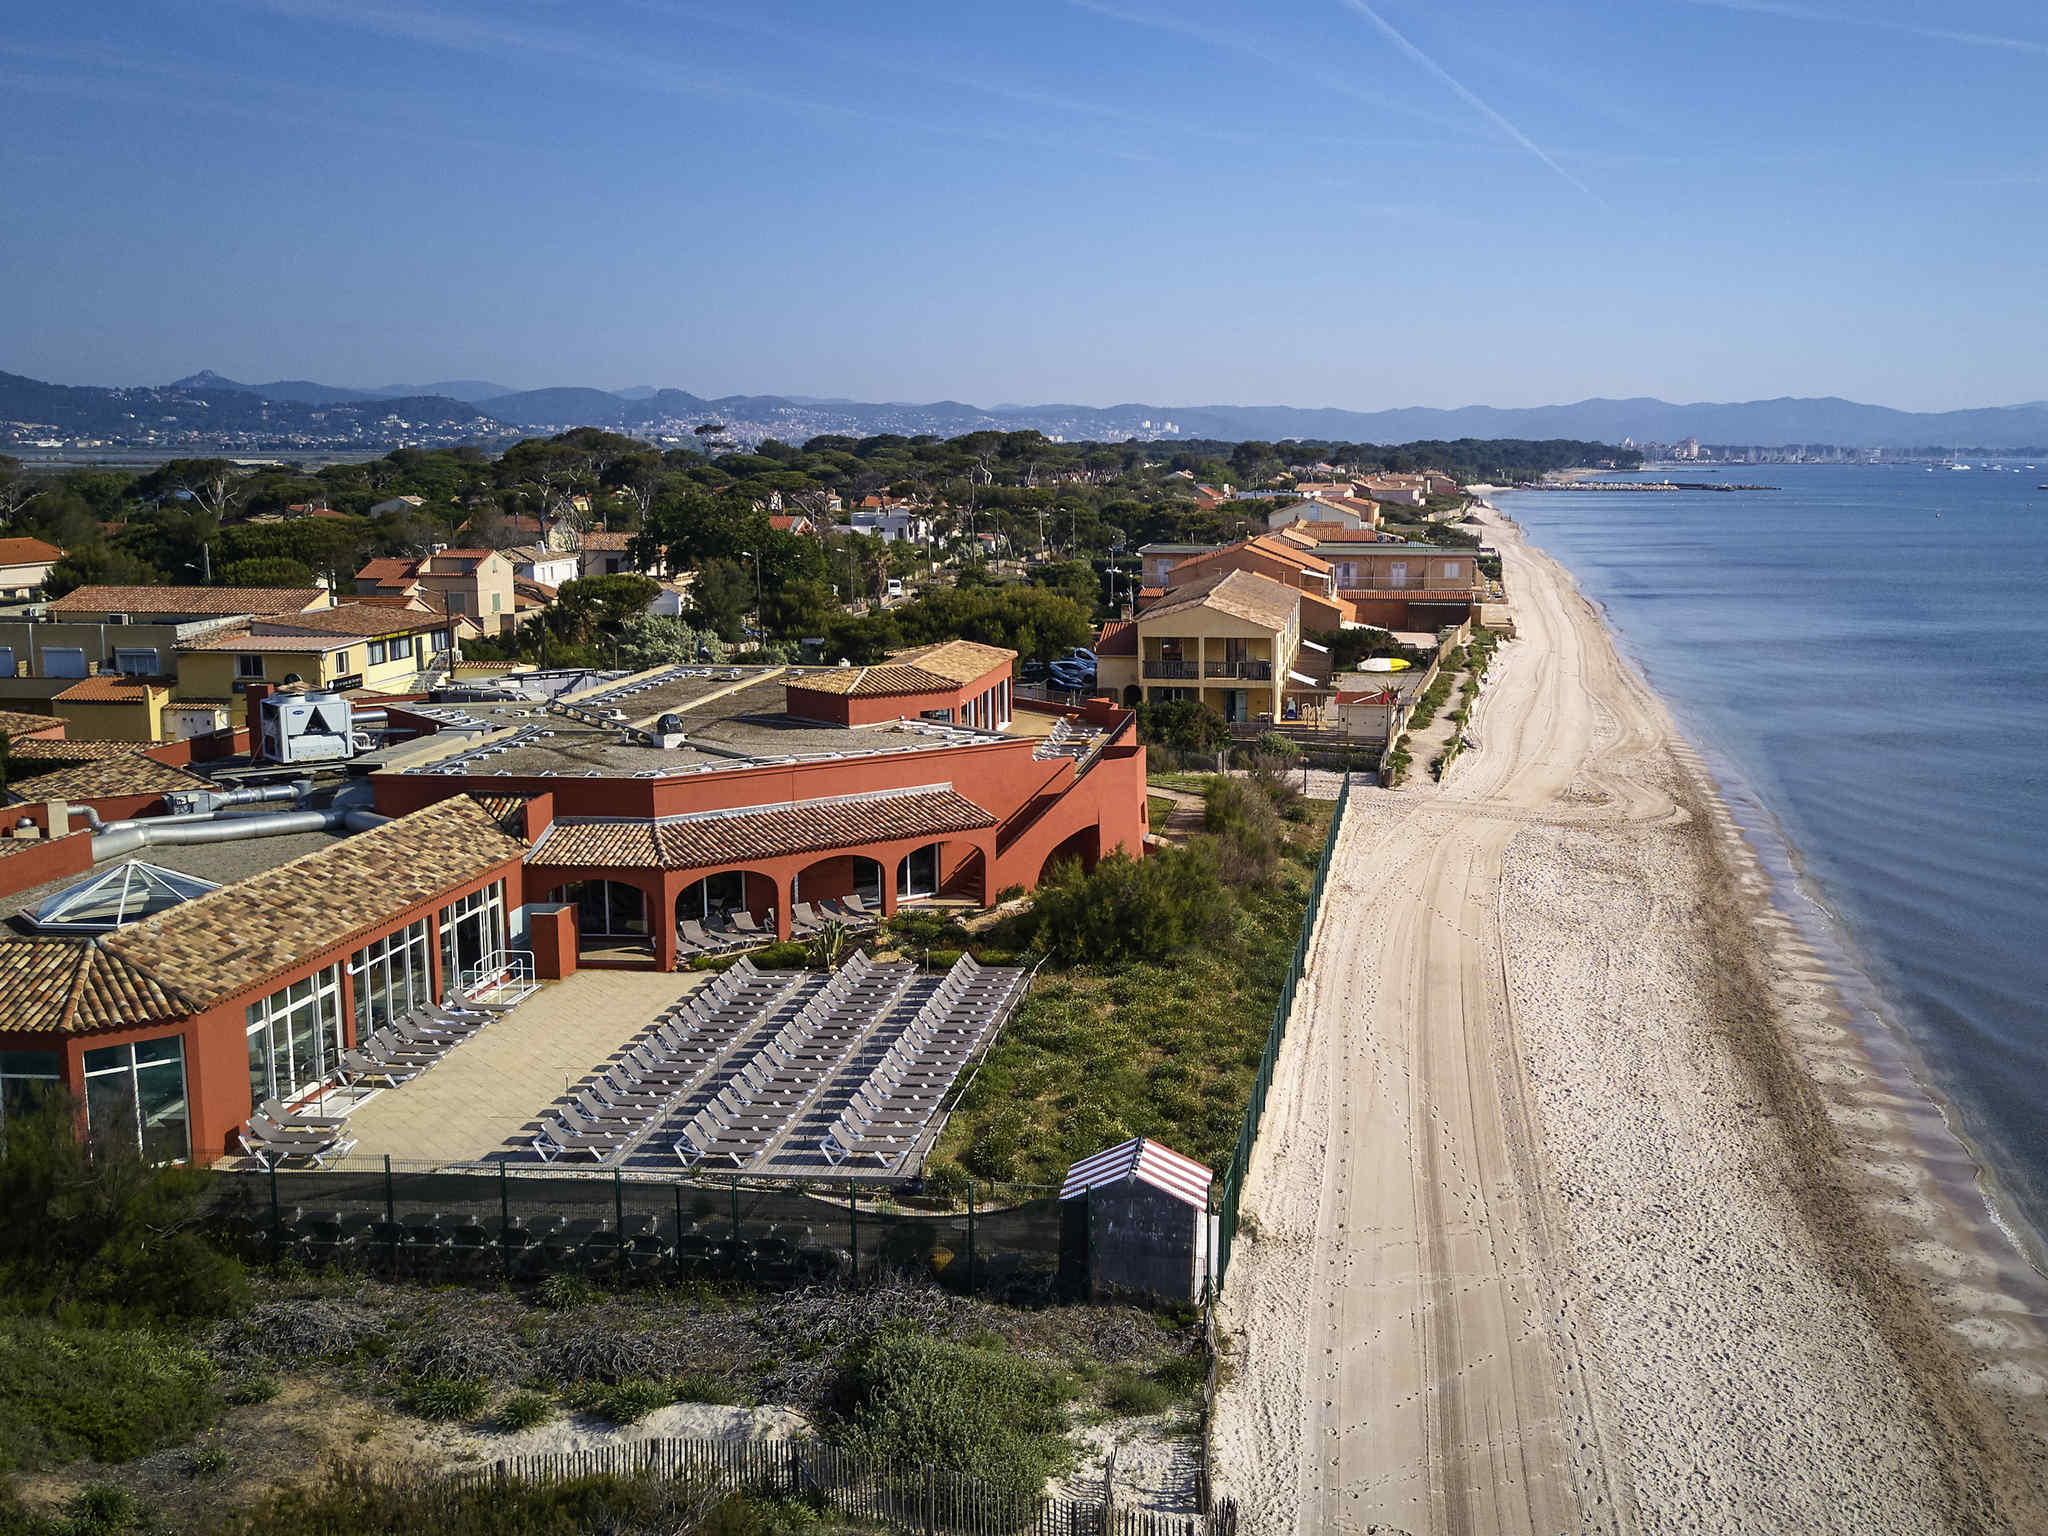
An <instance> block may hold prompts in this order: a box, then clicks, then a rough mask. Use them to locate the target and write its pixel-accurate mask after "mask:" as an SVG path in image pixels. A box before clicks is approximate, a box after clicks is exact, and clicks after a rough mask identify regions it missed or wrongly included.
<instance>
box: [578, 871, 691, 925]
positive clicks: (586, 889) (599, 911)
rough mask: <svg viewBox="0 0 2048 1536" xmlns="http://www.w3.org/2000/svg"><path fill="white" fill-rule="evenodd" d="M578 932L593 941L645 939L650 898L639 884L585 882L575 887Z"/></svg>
mask: <svg viewBox="0 0 2048 1536" xmlns="http://www.w3.org/2000/svg"><path fill="white" fill-rule="evenodd" d="M685 915H687V916H694V915H695V914H694V913H692V914H685ZM576 931H577V932H578V933H581V934H587V935H589V936H590V937H592V938H598V937H603V938H629V937H630V938H636V939H644V938H646V937H647V898H646V897H645V896H644V895H642V894H641V891H640V887H638V886H637V885H627V884H625V883H624V882H622V881H618V880H586V881H584V882H583V883H582V884H581V885H579V886H578V887H577V888H576Z"/></svg>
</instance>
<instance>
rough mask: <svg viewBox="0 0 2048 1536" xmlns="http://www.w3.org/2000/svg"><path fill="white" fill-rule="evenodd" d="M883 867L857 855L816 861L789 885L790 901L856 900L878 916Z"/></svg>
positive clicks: (835, 855) (852, 854)
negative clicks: (846, 897) (844, 898)
mask: <svg viewBox="0 0 2048 1536" xmlns="http://www.w3.org/2000/svg"><path fill="white" fill-rule="evenodd" d="M884 873H885V872H884V870H883V869H882V866H881V865H880V864H878V863H877V862H876V861H875V860H873V859H871V858H869V857H867V856H866V855H865V854H859V853H835V854H833V855H832V856H831V857H830V858H824V859H820V860H818V862H817V863H815V864H813V865H811V866H810V867H809V868H808V869H806V870H805V871H804V872H803V873H802V874H800V875H798V876H797V877H796V879H795V880H794V881H793V882H791V885H790V893H789V899H790V901H791V902H799V901H829V900H833V899H836V898H841V897H845V896H858V897H860V899H861V900H862V901H863V902H865V903H866V904H867V905H868V906H870V907H872V908H873V909H874V910H875V911H877V912H879V911H881V909H882V879H883V876H884Z"/></svg>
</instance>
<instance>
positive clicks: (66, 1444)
mask: <svg viewBox="0 0 2048 1536" xmlns="http://www.w3.org/2000/svg"><path fill="white" fill-rule="evenodd" d="M213 1379H214V1372H213V1365H212V1363H211V1362H210V1361H208V1360H207V1359H206V1358H205V1357H204V1356H203V1355H201V1354H199V1353H198V1352H197V1351H196V1350H192V1349H188V1348H186V1347H184V1346H183V1345H180V1344H174V1343H170V1342H167V1341H166V1340H164V1339H163V1338H161V1337H159V1336H157V1335H155V1334H150V1333H143V1332H131V1331H125V1330H123V1331H115V1330H106V1331H102V1330H82V1329H65V1328H57V1327H53V1326H51V1325H50V1324H47V1323H42V1322H34V1321H29V1320H26V1319H17V1320H13V1321H9V1322H6V1323H4V1324H0V1470H4V1469H7V1468H10V1467H33V1466H51V1465H56V1464H59V1463H62V1462H67V1461H78V1460H82V1459H85V1458H88V1457H89V1458H91V1459H92V1460H94V1461H128V1460H130V1459H132V1458H133V1457H136V1456H141V1455H145V1454H147V1453H148V1452H150V1451H154V1450H159V1449H161V1448H163V1447H164V1446H170V1445H177V1444H180V1443H181V1442H183V1441H186V1440H189V1439H191V1438H192V1437H193V1436H194V1435H195V1434H197V1433H198V1432H199V1431H200V1430H201V1429H203V1428H205V1427H206V1425H207V1424H208V1423H210V1422H211V1421H212V1419H213V1415H214V1413H215V1411H216V1408H217V1406H218V1399H217V1397H216V1396H215V1394H214V1390H213Z"/></svg>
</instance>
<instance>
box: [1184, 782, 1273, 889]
mask: <svg viewBox="0 0 2048 1536" xmlns="http://www.w3.org/2000/svg"><path fill="white" fill-rule="evenodd" d="M1289 794H1290V796H1291V794H1292V791H1291V789H1290V790H1289ZM1203 801H1204V808H1203V811H1202V830H1203V831H1204V832H1206V833H1208V834H1209V836H1210V837H1212V838H1214V839H1215V843H1216V857H1217V872H1218V874H1219V875H1220V876H1221V877H1222V879H1223V881H1224V882H1225V883H1226V884H1229V885H1258V884H1263V883H1264V882H1266V881H1269V880H1271V879H1272V878H1273V871H1274V869H1275V868H1276V867H1277V866H1278V864H1279V862H1280V849H1281V845H1282V844H1284V843H1285V842H1286V840H1287V834H1286V833H1285V832H1284V831H1283V830H1282V829H1281V826H1280V817H1279V814H1278V813H1277V812H1276V811H1275V810H1274V808H1273V796H1272V795H1270V794H1268V793H1267V792H1266V791H1265V790H1264V789H1263V788H1262V787H1261V786H1260V785H1259V784H1257V783H1248V782H1246V781H1245V780H1243V779H1226V778H1214V779H1211V780H1210V781H1209V787H1208V789H1207V790H1206V791H1204V793H1203Z"/></svg>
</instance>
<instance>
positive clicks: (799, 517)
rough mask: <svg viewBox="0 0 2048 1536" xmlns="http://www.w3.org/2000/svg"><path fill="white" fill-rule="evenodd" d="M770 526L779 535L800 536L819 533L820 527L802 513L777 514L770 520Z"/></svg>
mask: <svg viewBox="0 0 2048 1536" xmlns="http://www.w3.org/2000/svg"><path fill="white" fill-rule="evenodd" d="M768 526H769V527H770V528H773V529H774V530H775V531H776V532H777V533H794V534H797V535H799V536H801V535H804V534H810V533H816V532H817V531H818V525H817V524H816V523H814V522H812V521H811V520H810V519H809V518H808V517H805V516H804V515H803V513H801V512H795V513H790V512H777V513H776V514H775V515H774V516H772V517H770V518H769V519H768Z"/></svg>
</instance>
